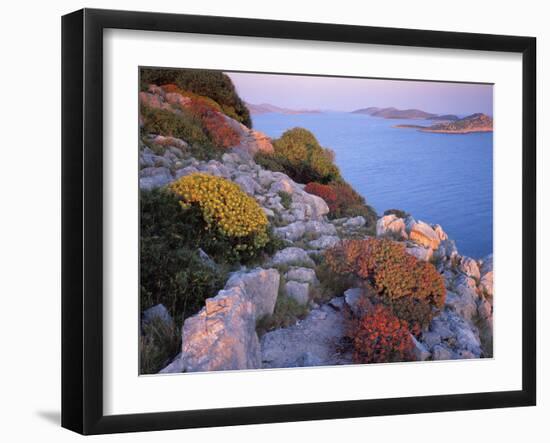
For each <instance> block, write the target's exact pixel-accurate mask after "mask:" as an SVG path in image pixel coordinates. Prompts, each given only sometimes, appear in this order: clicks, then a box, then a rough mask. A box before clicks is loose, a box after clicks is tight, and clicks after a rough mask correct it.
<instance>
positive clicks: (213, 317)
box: [181, 286, 261, 372]
mask: <svg viewBox="0 0 550 443" xmlns="http://www.w3.org/2000/svg"><path fill="white" fill-rule="evenodd" d="M255 311H256V310H255V307H254V304H253V303H252V301H250V299H249V297H248V296H247V295H246V294H245V293H244V290H243V289H242V288H241V287H240V286H233V287H232V288H231V289H227V290H222V291H220V292H219V293H218V295H216V296H215V297H213V298H208V299H206V306H205V307H204V308H202V309H201V311H200V312H199V313H198V314H196V315H194V316H193V317H189V318H188V319H187V320H185V322H184V324H183V328H182V356H181V358H182V365H181V367H183V368H184V370H185V371H187V372H197V371H226V370H237V369H256V368H260V367H261V354H260V346H259V341H258V336H257V335H256V313H255Z"/></svg>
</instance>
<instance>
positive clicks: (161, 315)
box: [141, 304, 174, 328]
mask: <svg viewBox="0 0 550 443" xmlns="http://www.w3.org/2000/svg"><path fill="white" fill-rule="evenodd" d="M155 320H158V321H161V322H162V323H163V324H164V325H166V326H167V327H169V328H172V327H174V320H173V319H172V316H171V315H170V313H169V312H168V309H166V307H165V306H164V305H163V304H158V305H155V306H153V307H151V308H149V309H146V310H145V311H143V315H142V319H141V321H142V323H143V324H144V325H147V324H149V323H152V322H153V321H155Z"/></svg>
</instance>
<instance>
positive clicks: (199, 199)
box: [169, 173, 269, 254]
mask: <svg viewBox="0 0 550 443" xmlns="http://www.w3.org/2000/svg"><path fill="white" fill-rule="evenodd" d="M169 188H170V190H171V191H172V192H174V193H175V194H176V195H178V196H179V198H180V199H181V200H180V204H181V206H182V208H184V209H189V208H191V207H193V206H194V207H198V208H199V209H200V212H201V214H202V218H203V219H204V222H205V229H206V230H207V231H209V232H210V233H211V235H213V236H222V237H224V238H226V239H229V240H230V243H231V246H232V247H233V249H234V252H236V253H245V254H246V253H248V254H253V253H254V251H255V250H257V249H261V248H263V247H264V246H265V245H266V244H267V243H268V242H269V235H268V232H267V227H268V220H267V217H266V215H265V213H264V211H263V210H262V208H261V207H260V206H259V205H258V203H257V202H256V200H254V199H253V198H252V197H250V196H249V195H247V194H246V193H245V192H243V191H242V190H241V188H240V187H239V186H238V185H237V184H235V183H233V182H231V181H229V180H226V179H224V178H221V177H216V176H212V175H208V174H201V173H197V174H191V175H187V176H184V177H181V178H180V179H178V180H176V181H174V182H172V183H171V184H170V185H169ZM214 239H215V238H214Z"/></svg>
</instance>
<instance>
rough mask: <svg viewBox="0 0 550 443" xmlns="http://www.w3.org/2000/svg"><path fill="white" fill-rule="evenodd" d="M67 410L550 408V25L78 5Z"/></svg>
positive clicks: (118, 427) (68, 224)
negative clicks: (452, 26) (548, 282)
mask: <svg viewBox="0 0 550 443" xmlns="http://www.w3.org/2000/svg"><path fill="white" fill-rule="evenodd" d="M62 55H63V66H62V76H63V78H62V86H63V88H62V89H63V94H62V102H63V103H62V105H63V116H62V121H63V127H62V135H63V137H62V138H63V146H62V151H63V155H62V159H63V165H62V172H63V183H62V185H63V211H62V212H63V214H62V219H63V227H62V240H63V245H62V251H63V263H62V268H63V276H62V279H63V294H62V296H63V303H62V309H63V312H62V321H63V325H62V334H63V337H62V345H63V346H62V358H63V362H62V371H63V374H62V425H63V426H64V427H66V428H68V429H71V430H73V431H76V432H79V433H82V434H102V433H115V432H133V431H149V430H162V429H177V428H191V427H210V426H228V425H238V424H253V423H273V422H285V421H300V420H319V419H330V418H346V417H361V416H376V415H389V414H411V413H423V412H435V411H456V410H466V409H485V408H500V407H515V406H530V405H535V403H536V372H535V370H536V369H535V368H536V354H535V349H536V337H535V331H536V325H535V320H536V316H535V307H536V285H535V281H536V280H535V260H536V206H535V203H536V180H535V170H536V158H535V157H536V155H535V139H536V137H535V131H536V101H535V98H536V94H535V83H536V82H535V75H536V74H535V73H536V69H535V60H536V41H535V39H534V38H531V37H517V36H499V35H484V34H466V33H454V32H439V31H423V30H411V29H389V28H375V27H362V26H348V25H338V24H319V23H298V22H281V21H271V20H256V19H243V18H229V17H208V16H190V15H173V14H158V13H147V12H126V11H109V10H91V9H84V10H80V11H76V12H74V13H72V14H68V15H66V16H64V17H63V21H62Z"/></svg>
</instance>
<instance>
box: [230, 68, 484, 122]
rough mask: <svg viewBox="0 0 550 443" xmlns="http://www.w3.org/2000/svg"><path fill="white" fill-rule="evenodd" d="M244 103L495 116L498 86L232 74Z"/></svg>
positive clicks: (288, 106) (306, 107) (308, 107)
mask: <svg viewBox="0 0 550 443" xmlns="http://www.w3.org/2000/svg"><path fill="white" fill-rule="evenodd" d="M227 74H228V75H229V76H230V77H231V79H232V80H233V83H234V84H235V86H236V88H237V92H238V94H239V95H240V97H241V98H242V99H244V100H245V101H246V102H248V103H253V104H261V103H269V104H272V105H276V106H280V107H283V108H291V109H320V110H333V111H354V110H356V109H359V108H367V107H370V106H376V107H380V108H382V107H392V106H393V107H395V108H398V109H410V108H416V109H421V110H423V111H426V112H431V113H434V114H458V115H467V114H473V113H474V112H483V113H485V114H489V115H492V114H493V86H492V85H483V84H466V83H444V82H422V81H408V80H380V79H365V78H345V77H314V76H300V75H280V74H254V73H237V72H228V73H227Z"/></svg>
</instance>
